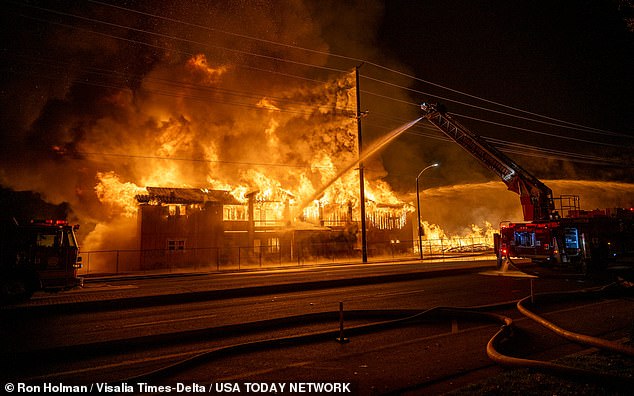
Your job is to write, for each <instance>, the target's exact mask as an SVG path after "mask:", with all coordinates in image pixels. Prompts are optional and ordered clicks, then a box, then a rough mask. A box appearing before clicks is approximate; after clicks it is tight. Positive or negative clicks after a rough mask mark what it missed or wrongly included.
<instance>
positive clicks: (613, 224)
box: [421, 103, 634, 273]
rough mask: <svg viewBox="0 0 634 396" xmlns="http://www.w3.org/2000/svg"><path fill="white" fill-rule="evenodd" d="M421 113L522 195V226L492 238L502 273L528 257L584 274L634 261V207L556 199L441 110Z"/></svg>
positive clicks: (507, 226)
mask: <svg viewBox="0 0 634 396" xmlns="http://www.w3.org/2000/svg"><path fill="white" fill-rule="evenodd" d="M421 109H422V110H423V113H424V117H425V118H426V119H427V120H428V121H429V122H430V123H431V124H433V125H434V126H435V127H436V128H437V129H439V130H440V131H441V132H442V133H443V134H444V135H446V136H447V137H449V138H450V139H451V140H453V141H454V142H455V143H457V144H458V145H459V146H460V147H462V148H463V149H464V150H466V151H467V152H468V153H469V154H471V155H472V156H473V157H475V158H476V159H477V160H478V161H479V162H480V163H481V164H482V165H483V166H484V167H485V168H487V169H490V170H492V171H493V172H494V173H495V174H496V175H497V176H499V177H500V178H501V179H502V181H503V182H504V183H505V184H506V186H507V188H508V189H509V190H510V191H513V192H515V193H516V194H518V195H519V198H520V204H521V205H522V212H523V216H524V221H522V222H504V223H501V224H500V233H499V234H496V235H495V237H494V245H495V246H494V249H495V252H496V256H497V258H498V260H497V262H498V268H500V267H501V266H502V264H503V263H504V262H509V261H511V258H525V259H530V260H531V261H532V262H535V263H538V264H550V265H556V266H569V267H573V268H574V269H577V270H580V271H582V272H584V273H585V272H588V271H589V270H600V269H602V268H605V267H606V266H607V265H608V264H609V263H610V262H611V261H619V260H620V261H623V262H628V261H631V260H632V258H634V208H629V209H623V208H614V209H604V210H593V211H586V210H581V209H580V205H579V197H578V196H574V195H562V196H561V197H559V198H553V193H552V190H551V189H550V188H549V187H548V186H546V185H545V184H544V183H542V182H541V181H540V180H538V179H537V178H536V177H535V176H533V175H532V174H531V173H529V172H528V171H526V170H525V169H523V168H522V167H521V166H519V165H518V164H517V163H515V162H514V161H512V160H511V159H510V158H508V157H507V156H506V155H504V154H502V153H501V152H500V151H499V150H497V149H496V148H495V147H493V146H492V145H491V144H489V143H488V142H487V141H486V140H484V139H483V138H482V137H480V136H478V135H476V134H475V133H473V132H471V131H470V130H468V129H467V128H466V127H464V126H463V125H461V124H460V123H459V122H458V121H457V120H455V119H454V118H453V117H452V116H451V115H449V114H447V111H446V108H445V107H444V106H443V105H438V104H428V103H423V104H422V105H421Z"/></svg>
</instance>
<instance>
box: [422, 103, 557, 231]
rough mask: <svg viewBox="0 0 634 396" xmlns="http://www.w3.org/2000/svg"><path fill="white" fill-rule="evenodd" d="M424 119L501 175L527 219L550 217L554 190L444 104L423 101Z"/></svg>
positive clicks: (552, 209) (552, 210) (545, 218)
mask: <svg viewBox="0 0 634 396" xmlns="http://www.w3.org/2000/svg"><path fill="white" fill-rule="evenodd" d="M421 109H423V111H424V112H425V118H426V119H427V120H428V121H429V122H431V123H432V124H433V125H434V126H435V127H436V128H438V129H439V130H440V131H441V132H442V133H443V134H445V135H446V136H447V137H449V138H450V139H451V140H453V141H454V142H456V143H457V144H458V145H459V146H460V147H462V148H463V149H464V150H466V151H467V152H468V153H469V154H471V155H472V156H473V157H475V158H476V159H477V160H478V161H480V163H481V164H482V165H484V166H485V167H486V168H487V169H490V170H492V171H493V172H494V173H495V174H496V175H498V176H499V177H500V178H501V179H502V181H503V182H504V184H506V186H507V188H508V189H509V190H510V191H513V192H515V193H516V194H518V195H519V196H520V203H521V204H522V211H523V213H524V220H526V221H533V220H548V219H549V218H550V216H551V214H552V213H553V212H554V203H553V198H552V190H551V189H550V188H548V187H547V186H546V185H545V184H544V183H542V182H541V181H539V179H537V178H536V177H535V176H533V175H532V174H530V173H529V172H527V171H526V170H524V169H523V168H522V167H521V166H519V165H517V164H516V163H515V162H513V161H512V160H511V159H510V158H508V157H507V156H505V155H504V154H502V153H501V152H500V151H498V150H497V149H496V148H495V147H493V146H491V145H490V144H489V143H488V142H486V141H485V140H484V139H482V138H481V137H480V136H478V135H476V134H475V133H473V132H471V131H469V130H468V129H467V128H466V127H464V126H463V125H461V124H460V123H459V122H458V121H456V120H455V119H453V118H452V117H451V116H450V115H448V114H447V113H446V111H445V109H444V108H443V106H441V105H435V104H428V103H423V104H422V105H421Z"/></svg>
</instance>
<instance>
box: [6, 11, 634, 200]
mask: <svg viewBox="0 0 634 396" xmlns="http://www.w3.org/2000/svg"><path fill="white" fill-rule="evenodd" d="M105 3H106V4H104V3H102V2H98V1H94V2H93V1H71V2H69V1H64V2H59V1H20V0H15V1H5V2H3V4H2V6H1V7H2V8H3V13H2V21H1V23H2V26H3V34H2V42H1V46H0V67H1V68H2V70H3V73H2V77H0V78H1V79H0V94H1V95H0V105H1V106H2V114H1V115H0V134H1V136H2V141H3V144H2V147H1V149H0V157H1V158H0V161H1V163H2V171H1V173H0V185H2V186H4V187H8V188H14V189H16V190H33V191H35V192H37V193H42V194H43V195H44V196H45V197H48V198H49V199H50V200H51V201H53V202H61V201H70V202H71V204H73V202H74V203H75V205H78V204H79V203H82V202H84V203H85V201H86V200H88V198H86V195H85V191H87V190H89V189H91V188H92V187H94V175H95V172H96V171H98V170H99V167H100V166H103V163H104V162H106V163H107V162H108V161H109V160H110V159H101V160H100V161H95V160H94V158H88V159H89V160H90V162H89V161H86V160H87V158H86V157H83V156H81V155H78V154H77V150H78V148H79V149H81V148H84V150H85V143H86V141H88V140H90V139H93V141H98V140H95V138H94V134H95V127H96V126H99V127H100V128H103V125H102V124H103V123H104V120H108V122H112V123H118V124H126V123H128V124H130V125H135V127H138V128H146V127H147V122H146V123H145V124H134V123H132V122H128V121H129V120H128V118H131V117H132V115H131V113H130V112H129V111H128V112H125V111H122V110H121V108H120V107H118V106H120V103H119V102H118V101H119V100H121V101H123V100H124V99H125V98H127V96H126V95H131V99H129V100H130V103H131V104H132V105H133V106H138V103H139V102H140V101H142V100H145V99H146V97H147V95H148V91H147V85H144V84H147V81H148V76H152V77H153V78H157V77H156V76H157V75H159V76H160V77H161V78H163V79H166V80H168V83H170V82H171V83H176V82H178V84H181V85H178V88H179V89H184V88H188V87H185V86H183V85H182V82H180V81H176V79H175V77H172V75H174V74H175V71H176V70H177V67H178V65H182V64H184V63H185V62H186V61H187V59H188V58H190V57H192V56H193V55H195V54H198V53H203V54H205V55H206V56H207V59H209V60H210V64H211V63H214V64H239V65H240V69H239V70H241V73H240V74H236V75H235V76H234V77H233V81H232V84H233V85H232V86H231V94H232V95H233V96H234V97H240V96H243V97H245V96H248V95H249V94H251V93H252V92H258V93H259V92H265V91H266V92H269V91H270V92H274V91H275V90H284V89H286V88H287V87H288V86H291V85H297V84H301V83H302V82H305V81H326V80H328V79H330V78H333V75H336V74H342V73H343V71H351V70H353V69H354V68H355V66H360V69H359V70H360V74H361V102H362V110H368V116H367V117H365V118H364V119H363V134H364V144H367V145H370V144H372V142H373V141H375V140H377V139H378V138H379V137H381V136H382V135H384V134H386V133H388V132H389V131H390V130H392V129H394V128H397V127H398V126H400V125H402V124H404V123H406V122H409V121H411V120H413V119H415V118H417V117H419V116H420V112H419V109H418V106H417V104H418V103H420V102H421V101H434V102H442V103H444V104H445V105H446V106H447V108H448V110H449V111H450V112H451V113H454V114H455V115H456V118H458V119H459V120H460V121H461V122H463V123H464V124H465V125H467V126H468V127H469V128H471V129H472V130H473V131H474V132H476V133H477V134H479V135H482V136H484V137H486V138H490V139H496V140H493V142H497V143H501V144H502V145H504V146H503V148H504V149H505V150H506V152H507V154H508V155H509V156H510V157H512V158H513V159H515V160H516V162H518V163H520V164H521V165H522V166H524V167H525V168H527V169H528V170H530V171H532V172H534V173H535V174H536V175H537V176H538V177H539V178H543V179H584V180H585V179H587V180H606V181H620V182H634V176H633V175H634V172H632V169H633V166H634V165H633V164H634V158H633V155H632V152H633V150H632V148H633V146H634V144H633V143H634V139H633V137H634V79H633V74H634V73H632V71H633V70H634V55H633V54H634V24H633V22H632V21H633V19H632V18H634V6H633V5H632V2H631V1H624V0H620V1H618V0H575V1H509V0H504V1H502V0H490V1H467V0H462V1H460V0H418V1H405V0H390V1H346V2H341V1H336V0H329V1H317V0H315V1H308V0H305V1H292V2H284V1H280V2H278V1H275V2H269V1H247V0H245V1H229V0H227V1H174V2H170V1H106V2H105ZM112 5H114V7H113V6H112ZM307 50H308V51H307ZM254 54H257V56H256V55H254ZM328 54H330V55H328ZM170 73H171V74H170ZM264 82H266V84H264ZM267 90H268V91H267ZM162 94H163V96H169V95H172V96H178V95H176V94H174V93H172V92H169V93H167V94H165V93H162ZM465 94H466V95H465ZM225 96H226V95H225ZM113 98H118V99H113ZM126 100H128V99H126ZM235 100H238V99H235ZM240 100H242V102H240V103H238V106H242V107H244V108H238V109H234V110H233V111H231V112H229V113H231V116H229V115H227V116H223V117H220V118H218V119H217V120H215V121H211V122H212V123H215V122H217V123H218V125H228V124H231V123H235V120H236V119H238V118H236V117H238V116H236V114H238V113H239V112H240V114H242V115H244V117H245V118H249V117H250V114H251V113H250V111H253V110H252V109H250V108H249V107H248V106H252V105H251V104H249V103H248V100H249V99H248V98H247V99H240ZM225 104H226V103H225ZM309 105H310V104H306V106H309ZM214 106H215V107H214V108H217V107H218V105H216V104H214ZM521 110H523V111H521ZM511 115H515V116H516V117H512V116H511ZM176 117H178V116H176ZM536 119H539V120H541V121H543V122H542V123H538V122H535V120H536ZM183 120H185V121H187V122H189V121H191V120H189V119H186V117H184V118H183ZM185 121H183V123H184V122H185ZM564 122H568V123H574V124H575V126H574V127H573V128H569V127H568V128H563V127H561V126H555V125H552V124H558V125H561V124H562V123H564ZM500 124H502V125H500ZM509 126H511V127H509ZM568 126H570V124H568ZM513 127H514V128H513ZM589 128H594V129H592V130H589ZM126 134H127V135H135V134H137V135H138V136H141V132H139V131H135V130H129V131H127V132H126ZM112 136H113V137H114V139H122V137H116V136H118V135H114V134H113V135H112ZM123 136H125V135H123ZM106 138H107V136H104V139H106ZM104 142H106V140H104ZM93 143H94V142H93ZM137 143H138V142H137ZM111 144H112V142H108V143H104V147H108V149H110V150H111V151H112V147H110V146H109V145H111ZM93 148H94V147H93ZM199 151H200V150H199ZM195 153H196V151H194V154H195ZM562 159H567V160H564V161H562ZM570 159H572V161H570ZM82 161H83V162H82ZM237 161H240V159H237ZM433 162H441V163H442V166H441V167H440V168H439V169H438V170H437V171H435V172H434V175H433V176H432V175H430V176H429V178H428V185H433V186H443V185H453V184H462V183H476V182H485V181H489V180H495V176H494V175H493V174H492V173H491V172H489V171H488V170H486V169H483V168H481V167H480V165H479V164H478V163H477V162H476V161H475V160H473V159H472V158H470V157H469V155H468V154H466V153H465V152H463V151H462V150H461V149H460V148H458V147H457V146H456V145H455V144H453V143H451V142H447V141H445V140H443V137H442V136H441V134H440V133H439V132H437V131H435V130H434V129H433V128H432V127H431V126H430V125H429V124H427V123H425V122H421V123H419V124H418V125H416V126H415V127H413V128H411V129H410V130H408V131H407V132H406V133H404V134H403V135H402V136H401V137H399V138H398V139H397V140H396V141H395V142H394V143H392V144H391V145H390V146H389V147H387V148H385V149H384V150H383V151H382V152H381V155H380V156H379V157H377V158H375V159H373V160H371V161H368V163H367V164H366V165H367V167H368V172H370V173H372V172H375V176H376V175H378V176H380V177H383V178H384V180H386V181H387V182H388V183H389V184H390V185H391V186H392V187H393V188H394V189H395V190H396V191H399V192H403V193H411V191H412V190H413V182H412V181H413V178H414V177H415V176H416V174H417V173H418V172H419V171H420V169H422V168H424V167H425V166H426V165H428V164H430V163H433ZM69 164H70V165H69ZM120 165H121V166H120V168H118V169H117V170H116V171H117V172H119V173H120V174H122V175H124V174H125V172H126V171H127V170H129V169H130V168H131V165H130V164H129V163H127V162H125V163H123V164H120ZM70 174H72V177H71V176H69V175H70ZM55 177H59V180H58V183H57V185H56V186H50V184H47V182H48V181H51V180H52V179H54V178H55ZM67 179H71V180H67ZM124 181H125V180H124ZM131 181H134V182H136V181H135V180H131ZM68 191H74V192H76V195H77V196H76V197H74V198H72V199H71V198H69V197H68V196H67V195H65V194H66V192H68ZM82 194H84V195H82ZM70 195H73V193H72V192H71V193H70ZM87 206H88V207H90V205H87Z"/></svg>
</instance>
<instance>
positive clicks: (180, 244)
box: [167, 239, 185, 252]
mask: <svg viewBox="0 0 634 396" xmlns="http://www.w3.org/2000/svg"><path fill="white" fill-rule="evenodd" d="M167 250H168V251H170V252H177V251H181V252H182V251H183V250H185V240H184V239H168V240H167Z"/></svg>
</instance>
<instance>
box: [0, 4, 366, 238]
mask: <svg viewBox="0 0 634 396" xmlns="http://www.w3.org/2000/svg"><path fill="white" fill-rule="evenodd" d="M221 3H222V4H221ZM149 4H150V3H148V4H143V3H139V4H135V5H133V6H131V8H134V9H137V10H140V11H141V13H133V12H129V11H126V10H123V9H120V8H117V7H108V6H104V5H99V4H85V3H77V4H74V3H57V2H41V3H38V2H29V3H24V4H13V5H10V6H7V13H5V15H4V17H3V22H5V26H7V27H8V29H7V30H8V31H10V32H11V33H12V34H13V37H12V38H13V41H11V42H6V43H5V48H7V50H6V51H5V52H4V53H3V58H2V59H3V63H4V66H5V67H6V68H7V69H8V72H9V73H7V76H6V77H5V79H4V80H3V81H2V83H3V92H4V93H6V94H5V95H3V97H2V100H3V103H2V105H3V108H4V109H11V111H5V112H3V115H2V120H1V121H2V125H3V127H2V128H3V129H2V133H3V138H4V141H5V142H6V144H5V145H4V146H3V150H2V154H3V155H2V162H3V165H2V172H1V173H0V184H2V185H3V186H7V187H10V188H13V189H15V190H30V191H35V192H38V193H40V194H41V195H42V197H43V198H44V199H46V200H47V201H49V202H51V203H61V202H67V203H69V205H70V208H71V210H72V218H71V219H70V220H73V221H77V222H80V223H82V225H83V232H82V236H83V237H84V238H82V239H84V240H83V243H84V245H85V247H86V248H87V249H96V248H99V249H103V248H113V249H114V248H130V247H134V246H133V245H132V244H133V243H134V238H133V237H131V234H132V236H133V234H134V225H135V223H134V220H133V213H134V201H133V197H134V194H136V193H139V192H141V191H142V188H143V187H145V186H152V185H154V186H175V187H184V186H189V187H211V188H228V189H236V188H238V187H240V188H241V189H242V190H241V191H242V192H243V193H244V192H248V191H249V190H254V189H260V190H262V189H266V188H267V187H271V188H276V189H286V190H290V191H292V192H294V193H295V194H297V191H298V190H302V189H304V190H308V191H306V193H311V192H312V191H310V190H311V189H313V190H314V189H315V188H318V187H319V186H320V185H321V184H322V183H324V182H326V181H327V179H328V174H330V173H332V170H331V168H332V167H335V168H337V167H341V166H343V165H345V164H347V163H349V162H350V161H352V160H353V159H354V156H355V155H356V131H355V130H354V126H355V125H356V121H355V119H354V117H353V116H354V92H352V94H351V90H352V89H353V87H354V80H353V79H352V80H351V78H350V76H349V75H346V74H345V73H333V72H332V71H329V70H328V69H324V71H321V72H320V71H319V69H315V68H307V67H305V66H303V64H311V65H317V66H326V62H327V60H328V59H327V57H326V56H324V55H323V54H321V53H319V52H325V51H327V50H328V49H329V47H328V44H327V43H326V42H325V41H324V39H322V37H321V35H322V31H321V29H322V26H321V25H320V24H319V20H318V18H316V17H315V15H314V14H313V12H314V11H316V10H312V11H311V10H310V9H309V7H307V6H306V5H305V4H304V3H303V2H300V1H293V2H287V3H286V4H285V6H284V7H279V6H278V5H277V4H275V3H271V2H265V1H245V2H235V1H226V2H214V3H213V4H203V5H193V4H188V6H187V7H182V5H180V4H172V3H170V2H166V3H165V4H162V5H163V7H157V4H156V3H155V2H152V3H151V6H152V7H154V8H151V9H150V8H147V7H150V5H149ZM124 6H127V4H124ZM144 7H146V8H144ZM344 9H345V10H344ZM353 10H354V5H353V4H350V5H347V6H345V7H343V8H342V7H339V11H340V12H341V14H340V16H341V15H343V14H350V15H352V12H353ZM354 12H358V11H354ZM363 12H365V13H375V12H376V10H375V9H374V8H373V7H370V8H368V9H367V10H366V11H363ZM363 12H361V13H360V14H363ZM145 13H151V14H160V15H164V16H166V17H167V18H163V19H159V18H153V17H150V16H148V15H147V14H145ZM319 13H320V14H323V11H319ZM322 16H323V15H322ZM168 18H169V19H168ZM368 19H374V17H370V16H368ZM176 21H187V22H188V23H187V24H183V23H178V22H176ZM104 22H105V23H104ZM120 26H127V27H130V28H129V29H122V28H121V27H120ZM224 31H231V32H239V34H238V35H228V34H226V33H224ZM247 36H248V37H258V38H261V39H263V40H265V41H270V42H271V43H266V42H265V41H255V40H250V39H247V38H245V37H247ZM7 38H8V37H7ZM273 42H276V43H288V45H275V44H272V43H273ZM295 46H300V47H306V48H313V49H315V50H316V51H315V52H310V53H306V52H303V51H302V52H300V51H298V50H297V49H296V48H295ZM253 54H258V55H257V56H254V55H253ZM280 59H287V60H290V61H291V62H282V61H280ZM316 70H317V71H316ZM267 71H268V72H267ZM316 164H317V166H315V165H316ZM320 165H323V167H322V166H320ZM267 183H268V185H267ZM293 190H294V191H293Z"/></svg>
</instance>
